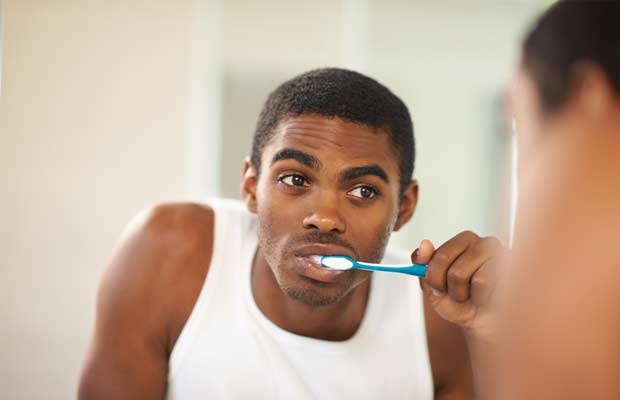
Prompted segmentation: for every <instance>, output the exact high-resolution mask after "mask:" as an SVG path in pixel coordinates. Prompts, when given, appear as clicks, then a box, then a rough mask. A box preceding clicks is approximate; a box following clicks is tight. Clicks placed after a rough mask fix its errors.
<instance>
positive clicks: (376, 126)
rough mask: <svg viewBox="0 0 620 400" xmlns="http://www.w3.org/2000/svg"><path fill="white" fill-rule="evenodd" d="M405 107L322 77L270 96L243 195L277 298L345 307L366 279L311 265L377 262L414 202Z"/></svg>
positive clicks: (339, 74) (378, 91)
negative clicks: (317, 260) (345, 259)
mask: <svg viewBox="0 0 620 400" xmlns="http://www.w3.org/2000/svg"><path fill="white" fill-rule="evenodd" d="M413 161H414V160H413V131H412V123H411V120H410V117H409V113H408V111H407V108H406V106H405V105H404V104H403V103H402V102H401V101H400V100H399V99H398V98H397V97H396V96H394V95H393V94H392V93H391V92H390V91H389V90H388V89H387V88H385V87H384V86H382V85H380V84H379V83H377V82H376V81H374V80H372V79H370V78H368V77H365V76H363V75H361V74H358V73H355V72H352V71H346V70H340V69H322V70H316V71H311V72H308V73H306V74H303V75H300V76H298V77H297V78H294V79H292V80H290V81H288V82H285V83H284V84H283V85H281V86H280V87H278V88H277V89H276V91H275V92H273V93H272V94H271V95H270V96H269V98H268V100H267V102H266V104H265V107H264V109H263V111H262V113H261V116H260V119H259V123H258V127H257V130H256V134H255V137H254V144H253V150H252V158H251V162H248V163H246V170H245V175H244V178H243V183H242V191H243V195H244V198H245V201H246V204H247V206H248V209H249V210H250V211H252V212H255V213H257V214H258V220H259V243H260V244H259V246H260V252H261V256H262V257H264V260H265V261H266V263H267V264H268V266H269V268H270V269H271V271H272V272H273V275H274V277H275V279H276V281H277V283H278V285H279V286H280V288H281V289H282V290H283V291H284V293H286V294H287V295H288V296H289V297H291V298H293V299H296V300H299V301H301V302H303V303H306V304H309V305H315V306H320V305H329V304H334V303H337V302H339V301H341V300H343V299H344V298H345V297H346V296H347V294H348V293H350V292H351V291H352V290H353V289H354V288H355V287H356V286H358V285H359V284H360V283H362V282H363V281H364V280H366V279H367V278H368V276H369V274H368V273H366V272H363V271H347V272H344V273H341V272H335V271H327V270H324V269H323V268H321V267H320V266H318V265H316V264H314V263H313V262H312V260H311V256H312V255H334V254H343V255H348V256H351V257H352V258H356V259H359V260H362V261H375V262H377V261H380V260H381V259H382V257H383V253H384V250H385V246H386V245H387V241H388V239H389V237H390V234H391V232H392V231H393V230H397V229H399V228H400V227H401V226H402V225H403V224H405V223H406V222H407V221H408V220H409V219H410V218H411V215H412V213H413V210H414V208H415V204H416V201H417V185H416V183H415V182H413V181H412V180H411V174H412V169H413Z"/></svg>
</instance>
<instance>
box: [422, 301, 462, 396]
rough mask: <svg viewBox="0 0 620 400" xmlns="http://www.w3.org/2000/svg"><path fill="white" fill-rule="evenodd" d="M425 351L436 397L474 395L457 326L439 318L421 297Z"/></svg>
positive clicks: (459, 330)
mask: <svg viewBox="0 0 620 400" xmlns="http://www.w3.org/2000/svg"><path fill="white" fill-rule="evenodd" d="M424 316H425V320H426V332H427V333H426V336H427V342H428V352H429V358H430V362H431V368H432V372H433V381H434V383H435V398H436V399H443V400H448V399H451V400H457V399H458V400H461V399H472V398H473V377H472V373H471V366H470V365H471V363H470V360H469V353H468V351H467V343H466V341H465V337H464V335H463V333H462V330H461V328H460V327H458V326H457V325H455V324H452V323H450V322H448V321H446V320H444V319H443V318H441V317H440V316H439V315H438V314H437V313H436V312H435V310H433V308H432V306H431V305H430V304H429V302H428V300H427V299H426V296H424Z"/></svg>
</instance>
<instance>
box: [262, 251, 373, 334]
mask: <svg viewBox="0 0 620 400" xmlns="http://www.w3.org/2000/svg"><path fill="white" fill-rule="evenodd" d="M251 287H252V293H253V296H254V300H255V301H256V304H257V305H258V308H259V309H260V310H261V311H262V312H263V314H264V315H265V316H266V317H267V318H269V320H271V321H272V322H273V323H274V324H276V325H277V326H279V327H280V328H282V329H284V330H286V331H289V332H291V333H295V334H297V335H301V336H307V337H311V338H315V339H321V340H329V341H343V340H347V339H350V338H351V337H352V336H353V335H354V334H355V332H357V329H358V328H359V326H360V324H361V322H362V319H363V317H364V313H365V311H366V304H367V302H368V294H369V291H370V279H366V280H365V281H364V282H362V283H361V284H359V285H358V286H357V287H355V288H353V289H352V290H351V291H350V292H349V293H347V295H346V296H345V297H344V298H343V299H342V300H341V301H339V302H338V303H336V304H332V305H328V306H311V305H307V304H304V303H302V302H300V301H298V300H295V299H291V298H290V297H288V296H287V295H286V294H285V293H284V292H283V291H282V289H281V288H280V286H279V285H278V282H277V280H276V277H275V276H274V274H273V271H272V270H271V268H270V267H269V264H267V261H266V260H265V258H264V257H263V254H262V251H261V250H260V248H259V250H258V251H257V253H256V257H255V259H254V262H253V263H252V276H251Z"/></svg>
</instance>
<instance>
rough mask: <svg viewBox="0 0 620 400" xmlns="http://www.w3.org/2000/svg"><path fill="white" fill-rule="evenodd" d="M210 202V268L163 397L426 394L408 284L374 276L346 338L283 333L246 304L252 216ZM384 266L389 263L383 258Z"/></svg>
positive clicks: (422, 346)
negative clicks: (355, 328)
mask: <svg viewBox="0 0 620 400" xmlns="http://www.w3.org/2000/svg"><path fill="white" fill-rule="evenodd" d="M209 205H210V206H211V207H212V208H213V210H214V211H215V228H214V229H215V230H214V241H215V242H214V245H213V255H212V259H211V265H210V268H209V273H208V274H207V279H206V280H205V283H204V285H203V287H202V290H201V292H200V295H199V296H198V299H197V301H196V304H195V305H194V308H193V310H192V312H191V314H190V316H189V319H188V320H187V322H186V324H185V326H184V328H183V330H182V331H181V334H180V336H179V338H178V340H177V342H176V344H175V346H174V349H173V351H172V354H171V356H170V362H169V375H168V390H167V398H168V399H171V400H191V399H210V400H212V399H286V400H303V399H321V400H323V399H325V400H329V399H356V400H361V399H432V398H433V381H432V375H431V369H430V363H429V357H428V349H427V343H426V330H425V325H424V311H423V307H422V298H421V291H420V289H419V285H418V281H417V279H416V278H414V277H409V276H404V275H400V274H380V273H374V274H373V275H372V277H371V285H370V294H369V296H370V297H369V299H368V302H367V308H366V312H365V315H364V318H363V320H362V323H361V325H360V327H359V328H358V331H357V332H356V333H355V334H354V336H353V337H351V338H350V339H348V340H346V341H341V342H332V341H325V340H319V339H314V338H310V337H305V336H300V335H296V334H293V333H290V332H288V331H285V330H283V329H282V328H280V327H278V326H277V325H275V324H274V323H273V322H271V321H270V320H269V319H268V318H267V317H266V316H265V315H264V314H263V313H262V312H261V311H260V309H259V308H258V306H257V305H256V303H255V302H254V296H253V294H252V290H251V285H250V272H251V266H252V261H253V257H254V254H255V252H256V249H257V244H258V243H257V242H258V237H257V220H256V217H255V216H254V215H252V214H250V213H248V212H247V211H246V210H245V206H244V205H243V204H242V203H241V202H238V201H234V200H210V201H209ZM407 258H408V257H407V255H405V256H404V259H403V258H401V259H400V260H396V262H397V263H402V262H406V261H407ZM385 261H386V262H390V261H393V260H390V255H389V254H388V255H387V256H386V258H385Z"/></svg>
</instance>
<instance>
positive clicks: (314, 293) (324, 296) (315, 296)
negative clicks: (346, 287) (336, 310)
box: [282, 286, 344, 307]
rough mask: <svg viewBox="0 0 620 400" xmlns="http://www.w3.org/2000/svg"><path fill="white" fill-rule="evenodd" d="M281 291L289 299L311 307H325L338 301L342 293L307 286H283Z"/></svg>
mask: <svg viewBox="0 0 620 400" xmlns="http://www.w3.org/2000/svg"><path fill="white" fill-rule="evenodd" d="M282 291H283V292H284V294H286V295H287V296H288V297H289V298H290V299H292V300H295V301H298V302H300V303H303V304H305V305H307V306H311V307H326V306H331V305H334V304H337V303H339V302H340V301H341V300H342V298H343V297H344V295H343V294H340V293H333V292H335V291H333V290H321V288H307V287H300V286H297V287H283V288H282Z"/></svg>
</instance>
